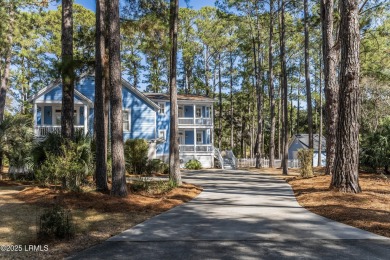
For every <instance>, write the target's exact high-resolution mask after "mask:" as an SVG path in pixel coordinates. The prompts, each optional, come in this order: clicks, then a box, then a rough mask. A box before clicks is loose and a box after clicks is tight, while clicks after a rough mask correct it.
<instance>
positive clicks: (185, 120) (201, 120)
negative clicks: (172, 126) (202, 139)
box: [178, 117, 213, 126]
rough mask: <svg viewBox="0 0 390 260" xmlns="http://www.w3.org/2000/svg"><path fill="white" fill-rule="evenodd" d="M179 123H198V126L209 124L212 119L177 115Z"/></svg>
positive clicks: (193, 124)
mask: <svg viewBox="0 0 390 260" xmlns="http://www.w3.org/2000/svg"><path fill="white" fill-rule="evenodd" d="M178 120H179V125H181V126H182V125H192V126H195V125H200V126H211V125H213V120H212V119H211V118H193V117H179V118H178Z"/></svg>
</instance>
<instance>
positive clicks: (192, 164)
mask: <svg viewBox="0 0 390 260" xmlns="http://www.w3.org/2000/svg"><path fill="white" fill-rule="evenodd" d="M184 167H185V168H186V169H189V170H199V169H201V168H202V163H201V162H200V161H198V160H196V159H192V160H189V161H188V162H187V163H186V164H185V165H184Z"/></svg>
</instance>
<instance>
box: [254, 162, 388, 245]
mask: <svg viewBox="0 0 390 260" xmlns="http://www.w3.org/2000/svg"><path fill="white" fill-rule="evenodd" d="M250 170H251V171H255V172H260V173H265V174H271V175H274V176H278V177H279V178H283V179H285V180H286V181H287V182H288V183H289V184H290V185H291V187H292V188H293V190H294V194H295V197H296V198H297V201H298V202H299V204H300V205H301V206H303V207H305V208H306V209H308V210H310V211H311V212H313V213H316V214H318V215H321V216H324V217H326V218H329V219H333V220H336V221H339V222H342V223H344V224H347V225H350V226H354V227H357V228H360V229H364V230H367V231H370V232H372V233H376V234H378V235H382V236H386V237H390V178H388V179H386V177H384V176H383V175H379V174H368V173H361V174H360V175H359V182H360V186H361V187H362V190H363V192H362V193H360V194H347V193H340V192H336V191H331V190H329V184H330V180H331V176H325V175H324V169H323V168H316V169H315V170H314V172H315V177H313V178H309V179H304V178H301V177H300V176H299V170H298V169H290V170H289V175H290V174H291V175H295V176H283V175H282V170H281V169H260V170H257V169H250Z"/></svg>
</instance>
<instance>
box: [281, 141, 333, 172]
mask: <svg viewBox="0 0 390 260" xmlns="http://www.w3.org/2000/svg"><path fill="white" fill-rule="evenodd" d="M319 141H320V138H319V135H318V134H314V135H313V150H314V151H313V152H314V153H313V166H318V154H319V152H318V147H319ZM308 148H309V135H308V134H296V135H294V137H293V139H292V140H291V142H290V145H289V147H288V158H289V159H298V150H299V149H308ZM325 165H326V139H325V137H323V136H322V137H321V166H325Z"/></svg>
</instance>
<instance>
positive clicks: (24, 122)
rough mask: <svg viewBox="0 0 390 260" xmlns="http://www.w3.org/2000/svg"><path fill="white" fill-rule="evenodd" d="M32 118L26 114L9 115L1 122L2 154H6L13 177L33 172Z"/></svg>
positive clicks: (0, 139) (0, 144)
mask: <svg viewBox="0 0 390 260" xmlns="http://www.w3.org/2000/svg"><path fill="white" fill-rule="evenodd" d="M33 137H34V135H33V130H32V119H31V117H30V116H26V115H20V114H18V115H15V116H8V117H6V118H5V119H4V120H3V121H2V122H1V123H0V154H2V155H4V156H6V158H7V160H8V162H9V166H10V171H9V172H10V174H11V177H13V178H15V177H16V174H18V175H22V176H23V177H26V175H28V174H30V173H31V172H32V160H31V156H30V153H31V148H32V141H33Z"/></svg>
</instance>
